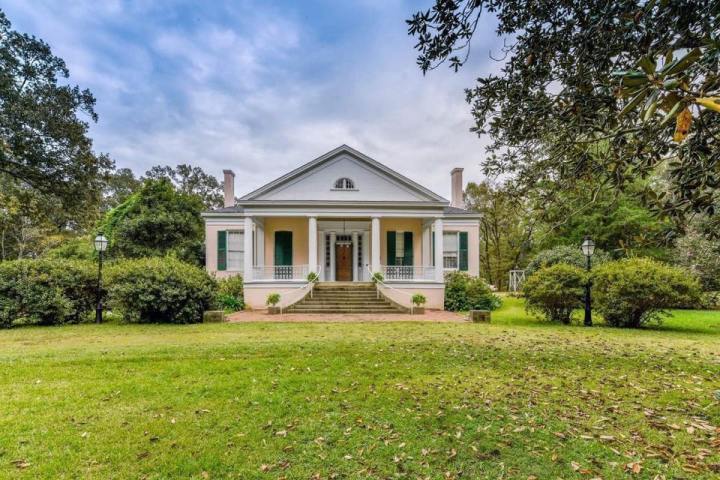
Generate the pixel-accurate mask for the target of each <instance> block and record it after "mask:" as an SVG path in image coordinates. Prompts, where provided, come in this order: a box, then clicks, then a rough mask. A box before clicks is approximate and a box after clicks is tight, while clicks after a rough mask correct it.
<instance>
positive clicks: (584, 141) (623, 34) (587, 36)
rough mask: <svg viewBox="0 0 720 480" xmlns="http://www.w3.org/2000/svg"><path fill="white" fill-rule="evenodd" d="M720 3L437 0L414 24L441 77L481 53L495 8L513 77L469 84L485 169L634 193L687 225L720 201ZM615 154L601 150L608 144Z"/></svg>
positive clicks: (530, 181)
mask: <svg viewBox="0 0 720 480" xmlns="http://www.w3.org/2000/svg"><path fill="white" fill-rule="evenodd" d="M719 9H720V7H719V4H718V2H717V0H695V1H692V2H691V1H673V2H667V1H655V0H650V1H645V0H619V1H614V2H607V1H604V0H559V1H554V2H524V1H518V0H458V1H446V0H437V1H436V3H435V5H434V6H433V7H432V8H431V9H429V10H427V11H424V12H418V13H416V14H414V15H413V17H412V19H410V20H408V25H409V30H408V31H409V34H410V35H413V36H415V37H416V38H417V45H416V48H417V50H418V52H419V55H418V65H419V67H420V68H421V69H422V71H423V72H424V73H425V72H428V71H429V70H432V69H434V68H436V67H437V66H439V65H441V64H442V63H444V62H448V63H449V65H450V67H451V68H453V69H455V70H457V69H459V68H460V67H462V66H463V65H464V64H465V62H466V61H467V58H468V54H469V48H470V43H471V40H472V38H473V35H474V33H475V29H476V28H477V26H478V24H479V20H480V16H481V14H482V13H486V14H491V15H494V16H496V17H497V20H498V26H497V30H496V33H497V34H498V36H501V37H504V38H505V39H506V40H507V41H506V45H507V46H506V47H505V48H504V49H503V50H504V51H503V53H504V57H503V60H504V65H503V67H502V69H501V71H500V73H499V74H490V75H486V76H483V77H480V78H479V79H478V81H477V84H476V85H475V87H474V88H471V89H468V90H467V91H466V95H467V100H468V102H469V103H470V104H471V107H472V114H473V116H474V118H475V122H476V125H475V127H474V128H473V131H475V132H476V133H477V134H479V135H483V134H489V135H490V137H491V138H492V144H491V145H490V147H489V152H490V156H489V158H488V160H487V161H486V162H485V164H484V167H485V170H486V172H487V173H489V174H509V175H511V176H513V177H514V178H515V179H516V180H517V182H518V183H519V184H520V185H523V186H525V187H526V188H528V189H531V188H534V186H535V185H536V184H537V183H538V182H543V181H553V182H559V183H560V184H562V185H573V184H575V183H576V182H577V181H578V180H580V181H586V182H593V183H595V184H604V183H607V184H609V185H612V186H613V187H614V188H617V189H623V188H625V187H626V186H627V185H628V184H632V183H634V182H635V180H636V179H637V178H647V177H648V176H650V175H661V176H662V177H663V180H664V181H662V182H647V183H646V184H645V188H644V190H643V191H642V192H641V198H642V199H643V201H645V202H646V203H647V204H648V205H651V206H652V207H653V209H654V211H656V212H658V213H667V214H671V215H673V216H675V217H677V218H680V219H682V218H683V217H684V216H685V215H686V214H687V213H688V212H691V211H695V212H705V213H706V214H708V215H714V214H715V213H716V210H717V208H718V206H719V205H720V195H719V193H718V190H719V189H718V186H720V148H718V141H719V139H720V113H719V112H720V103H718V100H719V99H718V97H720V76H719V75H718V70H719V68H718V64H719V58H720V42H719V39H718V32H717V17H718V13H719V12H718V10H719ZM603 141H604V142H606V143H607V145H608V148H602V149H598V143H599V142H603Z"/></svg>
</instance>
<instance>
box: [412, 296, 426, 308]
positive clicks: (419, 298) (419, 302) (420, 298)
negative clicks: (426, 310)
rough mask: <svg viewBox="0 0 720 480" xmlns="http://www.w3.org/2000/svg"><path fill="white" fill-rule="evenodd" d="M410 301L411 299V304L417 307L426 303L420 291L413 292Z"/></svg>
mask: <svg viewBox="0 0 720 480" xmlns="http://www.w3.org/2000/svg"><path fill="white" fill-rule="evenodd" d="M411 301H412V303H413V305H415V306H417V307H421V306H423V305H425V303H427V298H426V297H425V295H423V294H422V293H415V294H413V296H412V298H411Z"/></svg>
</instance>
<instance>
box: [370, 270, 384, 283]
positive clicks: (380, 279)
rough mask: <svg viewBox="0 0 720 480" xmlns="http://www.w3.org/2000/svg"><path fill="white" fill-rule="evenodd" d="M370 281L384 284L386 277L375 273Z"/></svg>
mask: <svg viewBox="0 0 720 480" xmlns="http://www.w3.org/2000/svg"><path fill="white" fill-rule="evenodd" d="M370 280H371V281H372V282H373V283H378V282H383V281H384V280H385V277H384V276H383V274H382V273H380V272H375V273H373V274H372V277H370Z"/></svg>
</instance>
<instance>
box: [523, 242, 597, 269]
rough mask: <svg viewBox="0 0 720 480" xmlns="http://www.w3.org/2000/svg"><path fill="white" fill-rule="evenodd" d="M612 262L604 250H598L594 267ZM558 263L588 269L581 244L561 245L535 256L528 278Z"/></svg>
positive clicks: (595, 254) (593, 259)
mask: <svg viewBox="0 0 720 480" xmlns="http://www.w3.org/2000/svg"><path fill="white" fill-rule="evenodd" d="M608 260H610V256H609V255H608V254H607V253H605V252H603V251H602V250H600V249H598V248H596V249H595V253H594V254H593V256H592V266H593V267H594V266H596V265H600V264H602V263H605V262H607V261H608ZM558 263H565V264H568V265H573V266H575V267H579V268H582V269H584V268H586V264H587V258H586V257H585V255H584V254H583V253H582V250H580V244H579V243H578V245H577V246H575V245H572V246H570V245H561V246H559V247H554V248H550V249H548V250H543V251H542V252H540V253H538V254H537V255H535V258H533V259H532V261H531V262H530V263H529V264H528V266H527V268H526V269H525V274H526V275H527V276H530V275H532V274H533V273H535V272H537V271H538V270H540V269H541V268H543V267H550V266H552V265H556V264H558Z"/></svg>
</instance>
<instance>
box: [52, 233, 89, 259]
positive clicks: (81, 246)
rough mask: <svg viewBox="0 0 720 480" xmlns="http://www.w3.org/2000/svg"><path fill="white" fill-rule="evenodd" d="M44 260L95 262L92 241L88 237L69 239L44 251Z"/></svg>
mask: <svg viewBox="0 0 720 480" xmlns="http://www.w3.org/2000/svg"><path fill="white" fill-rule="evenodd" d="M43 257H45V258H52V259H61V258H66V259H75V260H87V261H95V262H97V253H95V248H94V247H93V239H92V238H90V237H76V238H69V239H66V240H65V241H63V242H62V243H60V244H59V245H57V246H55V247H53V248H51V249H49V250H47V251H45V253H44V254H43Z"/></svg>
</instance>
